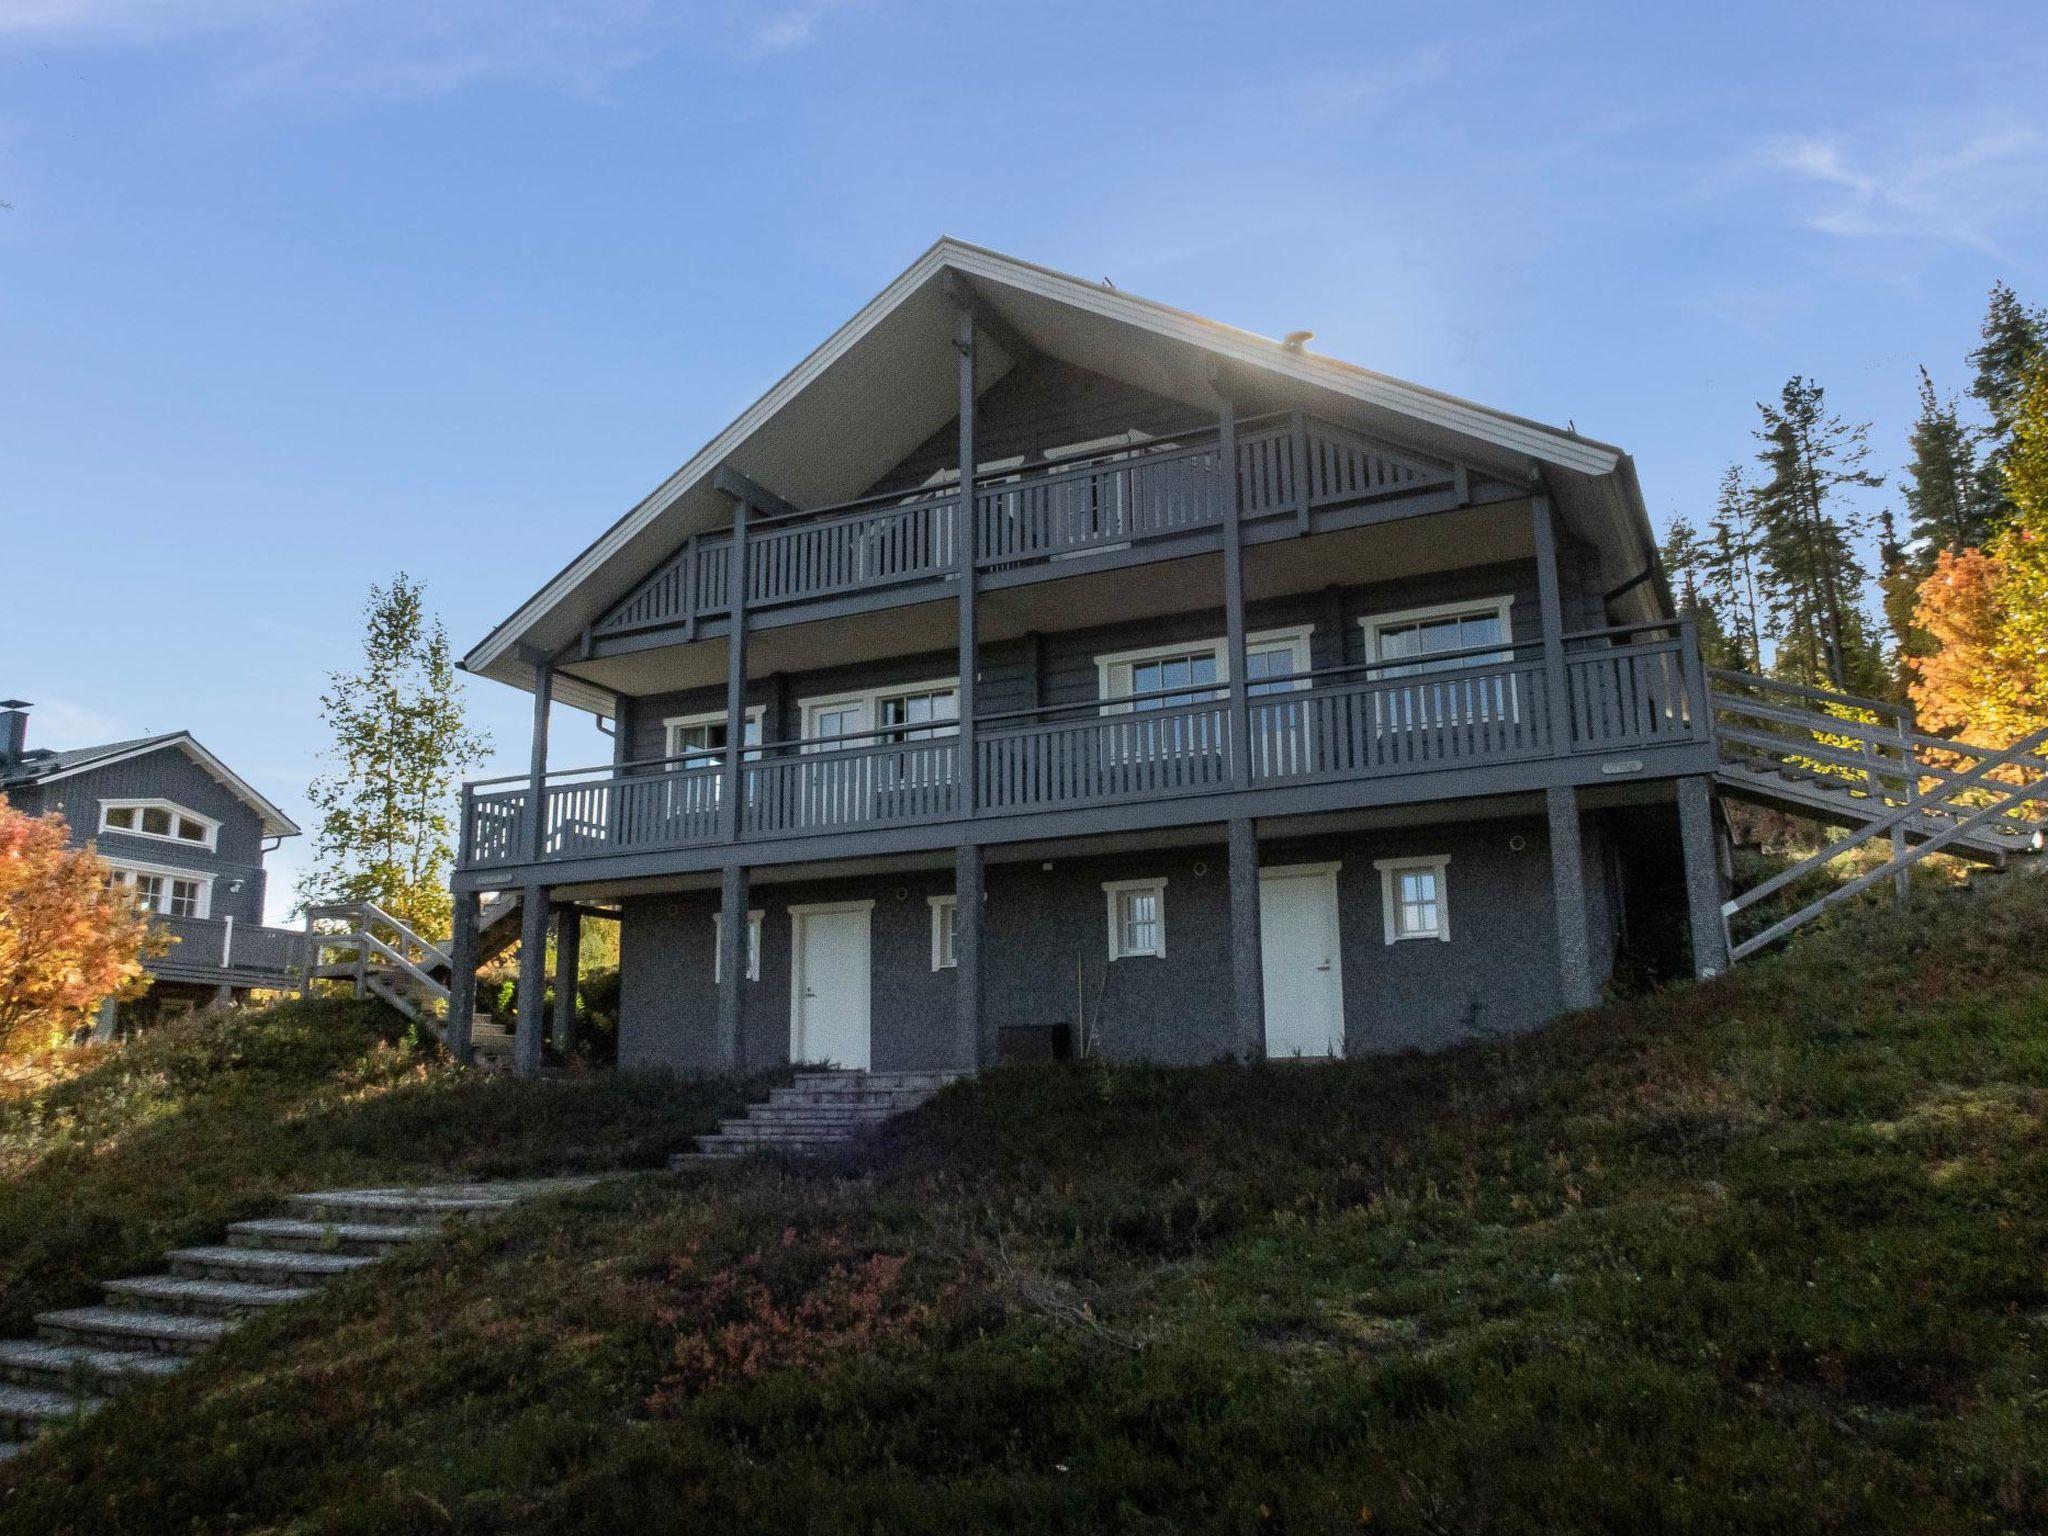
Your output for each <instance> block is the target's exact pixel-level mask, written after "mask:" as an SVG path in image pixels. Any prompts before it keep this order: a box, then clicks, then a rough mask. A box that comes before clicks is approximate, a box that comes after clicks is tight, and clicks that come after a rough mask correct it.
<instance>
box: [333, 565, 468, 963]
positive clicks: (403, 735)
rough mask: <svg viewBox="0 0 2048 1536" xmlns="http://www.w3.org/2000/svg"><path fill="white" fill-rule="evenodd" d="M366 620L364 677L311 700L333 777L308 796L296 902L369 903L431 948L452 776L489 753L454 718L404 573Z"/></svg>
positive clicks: (446, 679) (382, 591)
mask: <svg viewBox="0 0 2048 1536" xmlns="http://www.w3.org/2000/svg"><path fill="white" fill-rule="evenodd" d="M363 615H364V626H363V664H362V667H361V669H360V670H358V671H355V672H333V673H329V674H328V680H327V681H328V688H327V691H326V692H325V693H323V694H322V695H321V696H320V715H321V718H322V719H323V720H325V721H326V722H327V725H328V728H329V729H330V730H331V731H332V732H333V735H334V743H333V745H332V746H331V747H330V748H329V749H328V750H327V752H326V753H325V754H323V755H324V756H325V758H326V760H327V762H328V763H329V765H330V767H331V769H332V771H331V772H328V773H324V774H322V775H320V777H318V778H316V779H315V780H314V781H313V784H312V787H311V789H310V790H309V791H308V794H309V797H310V798H311V799H312V801H313V804H314V805H315V807H317V808H318V810H319V812H320V827H319V832H318V837H317V841H316V844H315V862H314V865H313V867H312V868H311V869H310V870H308V871H307V872H306V875H305V877H304V878H303V879H302V880H301V882H300V885H299V899H300V900H301V902H303V903H305V904H306V905H309V906H310V905H314V904H316V903H324V902H353V901H374V902H376V903H377V904H378V905H379V906H381V907H382V908H384V910H385V911H387V912H389V913H391V914H392V915H393V916H394V917H397V918H399V919H400V920H401V921H403V922H405V923H408V924H410V925H411V926H412V927H413V928H414V929H416V930H417V931H418V932H420V933H421V934H423V935H424V936H425V937H427V938H430V939H439V938H442V937H444V936H446V934H447V932H448V928H449V919H450V916H451V914H452V912H453V903H452V900H451V898H450V896H449V892H448V876H449V872H450V869H451V867H452V866H453V864H454V861H455V850H454V847H453V841H454V833H455V816H454V804H455V786H456V776H457V775H458V774H459V773H460V772H461V771H462V770H463V769H465V768H472V767H475V766H476V765H477V764H479V763H481V762H482V761H484V759H485V757H486V755H487V754H488V753H489V751H490V743H489V740H488V739H487V738H486V737H484V736H482V735H480V734H479V733H477V732H475V731H473V730H471V729H470V728H469V725H468V723H467V721H465V719H464V718H463V712H462V687H461V684H460V683H459V682H458V681H457V679H456V675H455V663H454V660H453V658H452V657H451V656H450V655H449V651H448V637H447V635H446V634H445V633H443V631H442V628H441V623H440V621H439V620H438V619H435V618H433V617H431V616H430V615H429V614H428V613H427V611H426V606H425V603H424V601H423V589H422V587H421V586H420V584H419V583H418V582H415V581H412V580H410V579H409V578H408V577H407V576H406V575H405V573H404V572H402V571H401V572H400V573H399V574H398V575H397V576H396V577H394V578H393V579H392V582H391V585H390V586H388V587H379V586H375V585H372V586H371V588H370V596H369V601H368V602H367V603H365V604H364V608H363Z"/></svg>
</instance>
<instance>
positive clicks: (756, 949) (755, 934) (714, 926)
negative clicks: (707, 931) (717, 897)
mask: <svg viewBox="0 0 2048 1536" xmlns="http://www.w3.org/2000/svg"><path fill="white" fill-rule="evenodd" d="M766 915H767V914H766V913H764V912H749V913H748V914H747V980H749V981H759V980H760V979H761V919H762V918H763V917H765V916H766ZM724 980H725V914H724V913H723V912H714V913H712V914H711V984H712V985H713V986H714V987H715V986H717V985H719V984H720V983H721V982H723V981H724Z"/></svg>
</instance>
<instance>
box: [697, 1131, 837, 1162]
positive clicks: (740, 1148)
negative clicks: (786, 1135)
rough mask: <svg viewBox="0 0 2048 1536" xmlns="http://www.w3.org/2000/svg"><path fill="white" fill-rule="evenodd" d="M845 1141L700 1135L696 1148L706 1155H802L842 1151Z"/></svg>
mask: <svg viewBox="0 0 2048 1536" xmlns="http://www.w3.org/2000/svg"><path fill="white" fill-rule="evenodd" d="M846 1146H847V1143H846V1142H845V1141H844V1140H843V1139H841V1138H839V1137H837V1136H829V1137H822V1138H821V1137H809V1138H806V1139H803V1140H797V1139H793V1138H792V1139H790V1140H786V1141H756V1140H751V1139H742V1138H740V1137H734V1136H700V1137H698V1138H697V1150H698V1151H699V1152H702V1153H704V1154H705V1155H706V1156H708V1157H745V1156H747V1155H748V1154H749V1153H753V1152H782V1153H789V1154H792V1155H794V1156H798V1157H803V1156H808V1155H810V1154H813V1153H818V1152H842V1151H844V1150H845V1149H846Z"/></svg>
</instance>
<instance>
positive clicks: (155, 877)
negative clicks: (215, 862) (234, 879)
mask: <svg viewBox="0 0 2048 1536" xmlns="http://www.w3.org/2000/svg"><path fill="white" fill-rule="evenodd" d="M107 880H108V883H109V884H112V885H117V886H120V887H121V888H122V889H124V890H127V891H129V892H131V893H132V894H133V895H134V897H135V903H136V905H137V906H139V907H141V908H142V909H143V910H144V911H146V912H155V913H157V914H159V915H160V916H164V917H205V916H206V915H207V911H208V908H209V907H210V906H211V905H212V901H213V882H212V881H211V880H210V879H208V878H207V877H205V876H204V875H189V874H179V873H178V872H177V871H175V870H167V869H135V868H130V867H128V866H126V865H120V864H117V865H114V866H113V867H112V868H110V869H109V870H108V871H107Z"/></svg>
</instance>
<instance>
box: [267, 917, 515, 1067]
mask: <svg viewBox="0 0 2048 1536" xmlns="http://www.w3.org/2000/svg"><path fill="white" fill-rule="evenodd" d="M518 938H519V896H518V893H516V892H511V893H507V894H503V895H499V896H494V897H492V898H491V899H490V900H489V901H487V902H485V903H484V906H483V910H482V912H481V913H480V914H479V915H478V922H477V955H476V960H477V964H479V965H482V964H483V963H484V962H486V961H489V960H492V959H495V958H496V957H497V956H498V955H500V954H503V953H504V952H505V950H507V949H508V948H510V947H511V946H512V945H513V944H514V943H516V942H517V941H518ZM453 971H454V963H453V962H452V961H451V960H450V959H449V956H448V952H447V951H446V950H444V949H442V948H441V947H440V946H439V945H438V944H434V943H432V942H430V941H429V940H427V939H424V938H422V937H420V935H419V934H418V933H416V932H414V931H413V930H412V929H411V928H410V927H408V926H407V925H406V924H405V923H403V922H401V921H400V920H399V919H397V918H395V917H393V916H392V915H391V914H390V913H389V912H386V911H385V910H384V909H383V908H382V907H380V906H378V905H377V904H376V903H375V902H373V901H357V902H339V903H331V904H328V905H324V906H317V907H308V908H307V909H306V945H305V965H304V968H303V970H302V971H301V973H300V978H299V990H300V991H301V993H309V992H310V991H311V990H312V986H313V983H314V982H315V981H339V982H343V983H345V984H346V985H347V986H348V987H349V988H350V989H351V990H352V991H353V992H354V994H355V995H356V996H357V997H375V998H379V999H381V1000H382V1001H384V1002H386V1003H388V1004H390V1005H391V1006H392V1007H393V1008H395V1009H397V1010H398V1011H399V1012H400V1013H401V1014H403V1015H404V1016H405V1017H406V1018H408V1019H411V1020H413V1021H414V1022H415V1023H419V1024H423V1025H425V1026H426V1028H427V1029H429V1030H431V1031H432V1032H433V1034H434V1035H435V1037H436V1038H445V1036H444V1031H443V1022H442V1021H443V1019H444V1017H445V1015H446V1011H447V1006H448V979H449V977H450V975H452V974H453ZM471 1043H472V1047H473V1048H474V1050H475V1051H476V1054H477V1057H478V1059H479V1060H481V1061H483V1062H484V1064H485V1065H494V1064H496V1065H503V1064H507V1063H509V1062H510V1061H511V1057H512V1036H511V1033H510V1032H509V1031H507V1030H504V1029H501V1028H499V1027H497V1026H496V1025H495V1024H493V1023H491V1022H490V1020H489V1019H488V1018H487V1017H484V1016H479V1018H478V1019H477V1021H476V1024H475V1026H474V1028H473V1029H472V1037H471Z"/></svg>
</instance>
